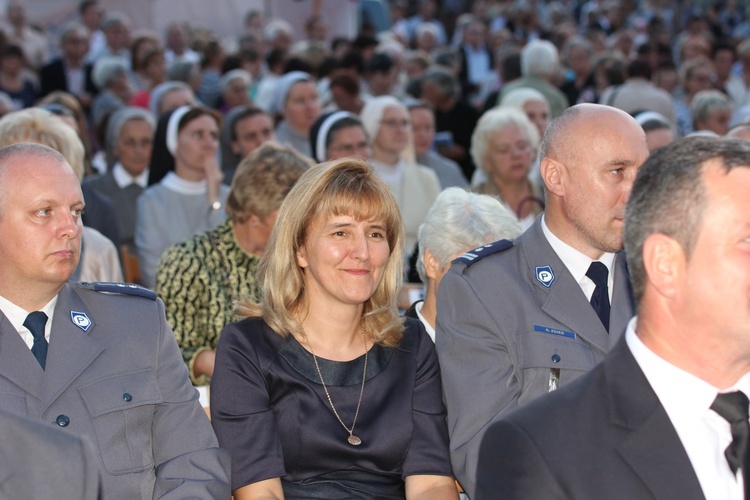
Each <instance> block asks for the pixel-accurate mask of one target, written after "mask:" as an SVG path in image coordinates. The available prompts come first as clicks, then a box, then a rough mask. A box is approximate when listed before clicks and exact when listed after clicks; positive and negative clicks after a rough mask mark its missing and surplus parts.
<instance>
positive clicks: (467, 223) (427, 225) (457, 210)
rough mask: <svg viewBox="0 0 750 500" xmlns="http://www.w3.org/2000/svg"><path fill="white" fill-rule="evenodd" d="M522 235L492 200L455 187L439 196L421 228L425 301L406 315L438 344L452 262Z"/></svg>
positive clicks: (507, 213) (420, 268)
mask: <svg viewBox="0 0 750 500" xmlns="http://www.w3.org/2000/svg"><path fill="white" fill-rule="evenodd" d="M520 234H521V226H520V224H519V223H518V220H517V219H516V216H515V214H513V212H511V211H510V210H509V209H508V208H507V207H506V206H504V205H503V204H502V203H500V202H499V201H498V200H497V199H496V198H493V197H492V196H487V195H482V194H476V193H470V192H467V191H464V190H463V189H461V188H458V187H452V188H448V189H446V190H444V191H443V192H442V193H440V196H438V198H437V200H435V204H434V205H433V206H432V208H431V209H430V211H429V212H428V213H427V217H425V221H424V223H422V225H421V226H419V257H418V258H417V271H418V272H419V277H420V278H421V279H422V282H423V283H424V284H425V296H424V301H417V302H415V303H413V304H412V305H411V307H410V308H409V309H408V310H407V311H406V312H405V313H404V315H405V316H406V317H409V318H415V319H419V320H420V321H421V322H422V324H423V325H424V327H425V330H427V333H428V334H429V335H430V337H431V338H432V340H433V341H435V317H436V315H437V294H438V286H439V285H440V280H441V279H442V278H443V275H445V273H447V272H448V269H450V265H451V261H453V259H455V258H457V257H458V256H460V255H461V254H463V253H466V252H468V251H469V250H471V249H472V248H477V247H480V246H482V245H486V244H488V243H491V242H493V241H497V240H503V239H507V240H512V239H514V238H516V237H517V236H518V235H520Z"/></svg>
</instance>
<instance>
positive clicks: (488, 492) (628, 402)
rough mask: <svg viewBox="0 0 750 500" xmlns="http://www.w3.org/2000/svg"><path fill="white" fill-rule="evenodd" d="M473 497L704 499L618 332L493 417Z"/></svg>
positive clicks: (523, 499) (660, 408)
mask: <svg viewBox="0 0 750 500" xmlns="http://www.w3.org/2000/svg"><path fill="white" fill-rule="evenodd" d="M479 464H480V465H479V471H478V477H477V494H476V499H477V500H482V499H495V498H502V499H504V500H526V499H531V498H543V499H545V500H559V499H579V498H583V499H588V498H592V499H593V498H606V499H608V500H632V499H638V500H704V496H703V490H702V489H701V486H700V483H699V482H698V478H697V476H696V475H695V471H694V469H693V466H692V464H691V463H690V459H689V458H688V455H687V453H686V452H685V448H684V447H683V445H682V442H681V441H680V438H679V436H678V435H677V431H675V428H674V426H673V425H672V422H671V421H670V419H669V416H668V415H667V412H666V411H665V410H664V407H663V406H662V405H661V403H660V402H659V399H658V397H657V396H656V394H655V393H654V391H653V389H651V386H650V385H649V383H648V380H647V379H646V376H645V375H644V374H643V371H642V370H641V368H640V367H639V366H638V363H637V362H636V361H635V358H634V357H633V355H632V353H631V352H630V349H629V348H628V345H627V343H626V342H625V339H622V340H621V341H620V342H619V343H618V344H617V346H615V348H614V349H612V352H611V353H610V354H609V356H608V357H607V359H606V360H604V361H603V362H602V363H601V364H600V365H599V366H597V367H596V368H595V369H594V370H592V371H591V372H589V373H587V374H586V375H585V376H583V377H581V378H579V379H578V380H576V381H575V382H574V383H572V384H570V385H569V386H567V387H564V388H562V389H561V390H560V391H558V392H556V393H554V394H550V396H549V397H546V398H541V399H538V400H537V401H535V402H533V403H531V404H529V405H527V406H524V407H523V408H521V409H519V410H518V411H517V412H514V413H512V414H511V415H509V416H507V417H506V418H503V419H502V420H501V421H500V422H497V423H495V424H493V425H492V426H491V427H490V428H489V430H488V431H487V432H486V434H485V437H484V441H483V442H482V447H481V452H480V455H479Z"/></svg>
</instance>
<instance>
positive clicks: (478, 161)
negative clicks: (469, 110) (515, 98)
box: [470, 107, 539, 169]
mask: <svg viewBox="0 0 750 500" xmlns="http://www.w3.org/2000/svg"><path fill="white" fill-rule="evenodd" d="M508 126H514V127H516V128H517V129H518V130H519V131H520V132H521V133H522V134H523V135H524V136H526V140H527V141H529V145H530V146H531V148H532V149H533V150H534V152H536V151H537V149H538V148H539V131H538V130H537V129H536V127H535V126H534V124H533V123H531V121H530V120H529V119H528V117H527V116H526V114H525V113H524V112H523V111H521V110H518V109H515V108H503V107H501V108H494V109H491V110H489V111H487V112H486V113H485V114H483V115H482V117H481V118H480V119H479V121H478V122H477V126H476V128H475V129H474V134H472V136H471V151H470V152H471V159H472V160H473V161H474V164H475V165H476V166H477V167H480V168H482V169H484V167H482V164H483V163H484V157H485V155H486V154H487V149H488V148H489V144H490V139H491V136H492V134H494V133H495V132H497V131H498V130H500V129H502V128H505V127H508Z"/></svg>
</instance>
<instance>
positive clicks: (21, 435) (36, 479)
mask: <svg viewBox="0 0 750 500" xmlns="http://www.w3.org/2000/svg"><path fill="white" fill-rule="evenodd" d="M0 429H2V439H0V498H9V499H18V500H23V499H29V500H31V499H36V498H55V499H58V500H96V499H97V498H99V489H100V481H99V471H98V470H97V467H96V458H95V455H94V448H93V447H92V446H91V443H90V442H89V441H88V440H86V439H81V438H79V437H76V436H72V435H71V434H69V433H67V432H63V431H61V430H58V429H55V428H54V427H52V426H50V425H47V424H43V423H41V422H36V421H34V420H30V419H27V418H24V417H19V416H16V415H12V414H10V413H6V412H4V411H0Z"/></svg>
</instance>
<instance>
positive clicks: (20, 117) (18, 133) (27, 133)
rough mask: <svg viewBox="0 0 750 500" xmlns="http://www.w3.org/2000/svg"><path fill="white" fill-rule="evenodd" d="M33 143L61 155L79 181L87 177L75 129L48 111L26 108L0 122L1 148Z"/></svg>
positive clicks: (81, 148) (4, 117)
mask: <svg viewBox="0 0 750 500" xmlns="http://www.w3.org/2000/svg"><path fill="white" fill-rule="evenodd" d="M19 142H33V143H36V144H42V145H44V146H48V147H50V148H52V149H54V150H55V151H57V152H59V153H60V154H61V155H62V156H63V158H65V160H66V161H67V163H68V165H70V166H71V167H72V168H73V171H74V172H75V174H76V177H78V180H79V181H82V180H83V174H84V163H83V161H84V154H85V152H84V149H83V143H82V142H81V139H79V138H78V135H77V134H76V132H75V130H73V128H72V127H71V126H70V125H68V124H67V123H65V122H64V121H62V119H61V118H59V117H57V116H55V115H53V114H52V113H50V112H49V111H47V110H46V109H41V108H26V109H22V110H21V111H15V112H13V113H8V114H7V115H5V116H3V117H2V119H0V147H5V146H10V145H12V144H17V143H19Z"/></svg>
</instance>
